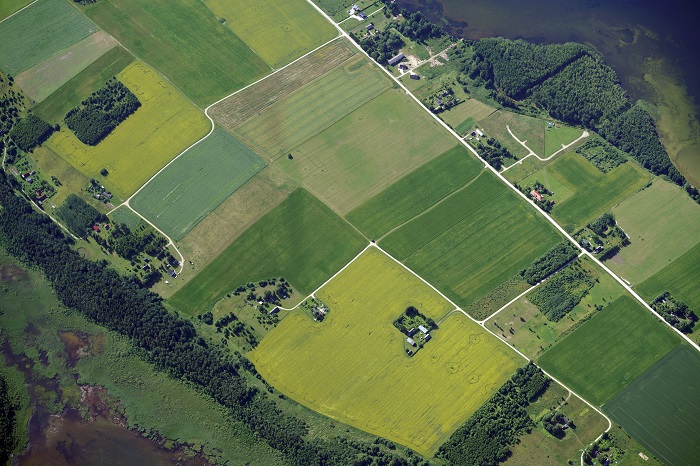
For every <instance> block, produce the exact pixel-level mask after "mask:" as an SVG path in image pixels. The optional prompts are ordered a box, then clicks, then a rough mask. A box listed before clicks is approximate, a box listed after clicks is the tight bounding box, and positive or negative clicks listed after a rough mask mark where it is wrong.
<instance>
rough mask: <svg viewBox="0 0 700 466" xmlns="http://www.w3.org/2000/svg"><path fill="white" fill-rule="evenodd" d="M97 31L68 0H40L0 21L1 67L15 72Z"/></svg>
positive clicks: (9, 71)
mask: <svg viewBox="0 0 700 466" xmlns="http://www.w3.org/2000/svg"><path fill="white" fill-rule="evenodd" d="M3 3H4V2H3ZM96 31H97V28H96V27H95V25H94V24H92V22H90V20H88V19H87V18H86V17H85V16H83V15H81V14H80V12H79V11H78V10H76V9H75V8H74V7H73V6H72V5H71V4H70V3H69V2H67V1H65V0H39V1H38V2H36V3H35V4H33V5H32V6H30V7H29V8H27V9H25V10H23V11H22V12H20V13H19V14H17V15H15V16H13V17H11V18H9V19H8V20H7V21H4V22H3V23H2V24H0V44H2V47H0V69H2V70H3V71H5V72H6V73H10V74H12V75H16V74H18V73H20V72H22V71H24V70H26V69H27V68H30V67H32V66H34V65H36V64H37V63H39V62H41V61H44V60H46V59H47V58H49V57H50V56H51V55H53V54H54V53H57V52H59V51H61V50H63V49H64V48H66V47H68V46H71V45H73V44H75V43H76V42H78V41H79V40H81V39H84V38H86V37H87V36H89V35H90V34H92V33H94V32H96Z"/></svg>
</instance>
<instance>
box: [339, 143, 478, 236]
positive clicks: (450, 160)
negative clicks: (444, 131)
mask: <svg viewBox="0 0 700 466" xmlns="http://www.w3.org/2000/svg"><path fill="white" fill-rule="evenodd" d="M480 171H481V163H479V162H477V161H476V159H475V158H474V157H472V155H471V153H470V152H469V151H468V150H467V149H466V148H465V147H464V146H463V145H461V144H460V145H458V146H455V147H453V148H452V149H450V150H448V151H446V152H444V153H443V154H442V155H440V156H439V157H436V158H435V159H433V160H431V161H430V162H428V163H426V164H425V165H422V166H420V167H419V168H417V169H416V170H414V171H412V172H411V173H409V174H408V175H406V176H404V177H403V178H401V179H400V180H399V181H397V182H396V183H394V184H392V185H391V186H389V187H388V188H386V189H385V190H384V191H382V192H381V193H379V194H377V195H376V196H374V197H373V198H372V199H370V200H368V201H367V202H365V203H364V204H362V205H361V206H359V207H357V208H355V209H354V210H353V211H352V212H350V213H349V214H348V215H347V216H346V218H347V219H348V221H349V222H350V223H352V224H353V225H355V226H356V227H357V228H358V229H359V230H360V231H362V232H363V233H364V234H365V236H367V237H368V238H377V239H378V238H380V237H381V236H383V235H384V234H386V233H387V232H389V231H390V230H391V229H392V228H395V227H397V226H399V225H401V224H402V223H404V222H407V221H408V220H410V219H412V218H413V217H415V216H416V215H418V214H419V213H421V212H423V211H424V210H425V209H427V208H429V207H430V206H432V205H434V204H435V203H437V202H438V201H440V200H441V199H442V198H444V197H445V196H447V195H449V194H450V193H452V192H453V191H455V190H456V189H458V188H460V187H462V186H464V184H465V183H467V182H469V181H470V180H472V179H474V178H475V177H476V176H477V175H478V174H479V172H480Z"/></svg>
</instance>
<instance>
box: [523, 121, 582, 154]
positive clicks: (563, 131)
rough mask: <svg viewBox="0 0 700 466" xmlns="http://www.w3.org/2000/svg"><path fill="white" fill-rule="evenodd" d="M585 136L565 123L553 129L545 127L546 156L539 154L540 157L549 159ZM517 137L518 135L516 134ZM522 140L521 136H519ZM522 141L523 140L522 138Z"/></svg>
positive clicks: (578, 129) (580, 130) (557, 124)
mask: <svg viewBox="0 0 700 466" xmlns="http://www.w3.org/2000/svg"><path fill="white" fill-rule="evenodd" d="M582 134H583V130H582V129H580V128H574V127H572V126H567V125H565V124H563V123H556V124H555V125H554V126H552V127H551V128H548V127H547V126H546V125H545V130H544V151H543V152H544V154H539V153H538V154H537V155H539V156H540V157H542V158H544V157H549V156H550V155H552V154H554V153H555V152H558V151H560V150H561V149H562V147H564V146H566V145H569V144H571V143H572V142H573V141H575V140H576V139H578V138H579V137H580V136H581V135H582ZM516 136H517V134H516ZM518 137H519V138H520V136H518ZM520 139H522V138H520Z"/></svg>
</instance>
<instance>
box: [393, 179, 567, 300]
mask: <svg viewBox="0 0 700 466" xmlns="http://www.w3.org/2000/svg"><path fill="white" fill-rule="evenodd" d="M559 240H560V237H559V235H558V234H557V233H556V232H555V230H554V229H553V228H551V227H550V226H549V224H548V223H547V222H546V221H545V220H544V219H542V217H541V216H540V215H539V214H537V213H536V212H535V211H534V210H533V209H531V208H529V207H525V205H524V204H523V201H522V200H521V199H520V198H519V197H518V196H517V195H516V194H514V193H512V192H511V191H510V190H509V189H508V188H507V187H505V186H503V185H502V184H501V182H500V181H498V180H497V179H496V178H495V177H494V175H492V174H491V173H490V172H484V173H482V174H481V175H480V176H479V178H477V179H476V180H475V181H473V182H472V183H470V184H469V185H467V186H466V187H465V188H463V189H461V190H459V191H457V192H455V193H454V194H452V195H451V196H449V197H447V198H445V199H444V200H443V201H442V202H441V203H439V204H437V205H436V206H435V207H434V208H432V209H430V210H429V211H427V212H426V213H424V214H423V215H420V216H418V217H416V218H414V219H413V220H411V221H410V222H408V223H406V224H405V225H403V226H402V227H401V228H399V229H398V230H395V231H394V232H392V233H391V234H390V235H388V236H387V237H386V238H385V239H384V240H382V241H381V242H380V244H381V246H382V247H383V248H385V249H386V250H387V251H388V252H389V253H390V254H392V255H393V256H394V257H396V258H397V259H399V260H401V261H403V262H404V263H405V264H406V265H407V266H409V267H410V268H411V269H413V270H415V271H416V272H417V273H418V274H419V275H421V276H422V277H423V278H425V279H426V280H428V281H429V282H430V283H432V284H433V285H434V286H436V287H437V288H438V289H440V290H441V291H442V292H443V293H445V294H446V295H447V296H448V297H449V298H450V299H452V300H453V301H455V302H456V303H457V304H459V305H460V306H461V307H462V308H467V307H468V306H469V305H470V304H471V303H473V302H474V301H476V300H477V299H478V298H480V297H481V296H483V295H485V294H486V293H488V292H489V291H490V290H492V289H493V288H495V287H496V286H498V285H500V284H501V283H503V282H505V281H507V280H508V279H510V278H511V277H512V276H513V275H515V273H516V272H517V271H519V270H521V269H524V268H525V267H527V266H528V265H530V263H532V261H533V260H535V259H537V258H539V257H540V256H541V255H542V254H543V253H544V252H545V251H547V250H548V249H549V248H550V247H552V246H553V245H554V244H555V243H557V242H558V241H559ZM513 297H515V295H514V296H513Z"/></svg>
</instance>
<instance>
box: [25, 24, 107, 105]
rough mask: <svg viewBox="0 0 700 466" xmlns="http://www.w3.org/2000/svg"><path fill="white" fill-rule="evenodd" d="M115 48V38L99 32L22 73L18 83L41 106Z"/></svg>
mask: <svg viewBox="0 0 700 466" xmlns="http://www.w3.org/2000/svg"><path fill="white" fill-rule="evenodd" d="M116 46H117V41H115V40H114V39H113V38H112V36H110V35H109V34H107V33H106V32H104V31H99V32H96V33H94V34H93V35H91V36H88V37H86V38H85V39H83V40H81V41H80V42H76V43H75V44H73V45H71V46H70V47H67V48H65V49H63V50H61V51H60V52H59V53H57V54H54V55H52V56H51V57H49V58H47V59H46V60H44V61H42V62H40V63H37V64H36V65H34V66H32V67H31V68H29V69H28V70H25V71H23V72H22V73H20V74H18V75H17V76H16V78H15V80H16V82H17V84H19V86H20V87H21V88H22V90H23V91H24V92H25V93H26V94H27V95H28V96H29V97H31V98H32V99H33V100H34V101H36V102H41V101H42V100H44V99H45V98H47V97H48V96H49V95H51V94H52V93H53V92H54V91H55V90H56V89H58V88H60V87H61V86H62V85H63V84H64V83H66V82H67V81H69V80H70V79H71V78H72V77H73V76H75V75H76V74H78V73H79V72H81V71H82V70H84V69H85V68H87V67H88V65H90V64H91V63H92V62H94V61H95V60H97V59H98V58H100V57H101V56H102V55H104V54H105V53H107V51H109V50H110V49H112V48H114V47H116Z"/></svg>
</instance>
